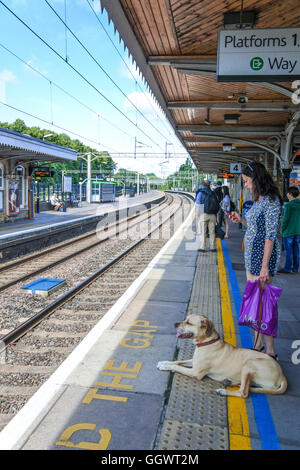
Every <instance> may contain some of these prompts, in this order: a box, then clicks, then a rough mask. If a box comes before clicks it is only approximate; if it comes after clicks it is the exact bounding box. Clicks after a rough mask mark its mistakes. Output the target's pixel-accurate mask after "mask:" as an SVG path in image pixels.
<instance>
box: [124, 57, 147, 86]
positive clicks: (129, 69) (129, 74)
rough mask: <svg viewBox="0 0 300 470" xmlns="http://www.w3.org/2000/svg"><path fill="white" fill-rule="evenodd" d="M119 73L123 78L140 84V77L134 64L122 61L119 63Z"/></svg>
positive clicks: (129, 61) (128, 60) (126, 60)
mask: <svg viewBox="0 0 300 470" xmlns="http://www.w3.org/2000/svg"><path fill="white" fill-rule="evenodd" d="M120 72H121V75H122V76H123V77H125V78H130V79H134V80H136V81H138V82H142V75H141V74H140V71H139V68H138V67H137V65H136V63H135V62H132V61H131V60H130V59H125V63H124V61H122V62H121V67H120Z"/></svg>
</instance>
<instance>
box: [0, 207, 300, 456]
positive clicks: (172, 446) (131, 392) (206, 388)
mask: <svg viewBox="0 0 300 470" xmlns="http://www.w3.org/2000/svg"><path fill="white" fill-rule="evenodd" d="M191 222H192V215H191V216H189V218H188V220H187V221H186V222H185V224H184V226H185V228H189V227H190V225H191ZM242 236H243V232H241V231H240V230H239V229H238V228H237V227H236V226H235V225H233V224H230V238H229V239H228V240H226V241H225V240H223V241H222V242H221V241H220V240H218V242H217V253H212V252H209V251H207V252H206V253H205V254H202V253H199V254H198V252H197V246H196V244H195V243H194V244H193V245H192V246H193V249H191V244H190V242H189V241H187V238H185V231H184V230H182V229H181V230H180V231H178V232H177V234H175V235H174V237H172V238H171V239H170V240H169V241H168V243H167V244H166V245H165V247H164V248H163V249H162V250H161V252H160V253H159V254H158V255H157V256H156V257H155V258H154V260H153V261H152V262H151V263H150V265H149V266H148V268H147V269H146V270H145V271H144V272H143V273H142V274H141V276H140V277H139V278H138V279H137V280H136V281H135V283H134V286H131V287H130V288H129V289H128V291H127V292H126V293H125V294H124V295H123V296H122V297H121V298H120V299H119V300H118V302H117V303H116V305H115V306H114V307H112V309H111V310H110V311H109V312H108V313H107V316H106V317H104V319H103V320H101V321H100V322H99V323H98V325H96V326H95V328H94V329H93V330H92V331H91V332H90V333H89V334H88V336H87V337H86V338H85V339H84V340H83V341H82V343H80V345H79V346H78V347H77V348H76V349H75V351H73V353H72V354H71V356H70V357H69V358H68V359H67V360H66V361H65V363H63V364H62V365H61V366H60V368H59V369H58V371H56V373H54V374H53V376H52V377H51V378H50V379H49V381H48V383H46V384H44V386H43V387H42V388H41V389H40V390H39V391H38V392H37V393H36V395H35V396H34V397H33V398H32V399H31V400H30V401H29V402H28V404H27V405H25V406H24V408H23V409H22V410H21V411H20V412H19V413H18V415H16V417H15V418H14V419H13V420H12V421H11V422H10V423H9V424H8V426H7V427H6V428H5V429H4V430H3V431H2V432H1V433H0V448H1V449H24V450H25V449H31V450H32V449H34V450H37V449H49V450H54V449H55V450H72V449H85V450H99V451H103V450H108V451H111V452H112V451H114V450H116V451H117V450H153V451H160V452H168V451H171V450H172V451H174V450H175V451H184V452H188V451H192V450H193V451H199V450H204V449H205V450H207V449H212V450H229V449H230V450H236V449H239V450H251V449H252V450H255V449H259V450H279V449H282V450H285V449H299V447H300V423H299V417H298V411H297V410H298V409H299V407H300V388H299V385H300V379H299V373H298V372H299V363H300V352H299V351H300V338H299V324H300V318H299V316H300V311H299V308H298V307H297V305H299V280H300V274H293V275H288V276H280V275H277V276H276V278H275V279H274V284H275V285H279V286H280V287H282V289H283V293H282V296H281V297H280V299H279V329H278V337H277V338H276V340H275V344H276V351H277V353H278V355H279V360H280V365H281V366H282V369H283V372H284V374H285V375H286V377H287V379H288V389H287V391H286V393H285V394H284V395H278V396H276V395H264V394H256V393H251V394H250V395H249V397H248V398H247V399H242V398H236V397H224V396H220V395H218V394H217V393H216V390H217V388H220V383H219V382H216V381H213V380H212V379H209V378H207V377H205V378H204V379H202V380H201V381H198V380H197V379H195V378H190V377H187V376H183V375H181V374H178V373H175V374H173V373H170V372H168V371H159V370H158V369H157V367H156V364H157V362H159V361H163V360H174V358H178V359H179V360H185V359H189V358H191V357H192V354H193V351H194V345H193V343H192V342H191V341H190V340H188V339H185V340H177V339H176V336H175V328H174V323H175V322H178V321H181V320H182V319H184V318H185V317H186V315H188V314H190V313H198V314H200V313H201V314H205V315H207V316H208V317H209V318H210V319H211V320H212V321H213V322H214V324H215V327H216V329H217V330H218V332H219V333H220V335H224V338H225V340H226V341H228V342H230V343H231V344H233V345H236V346H239V347H251V346H252V341H253V332H251V330H250V329H249V328H248V327H243V326H239V325H238V322H237V319H238V313H239V306H240V303H241V298H242V294H243V290H244V287H245V284H246V279H245V271H244V269H243V253H242V250H241V241H242ZM283 261H284V255H283V259H282V262H283ZM234 267H235V268H234Z"/></svg>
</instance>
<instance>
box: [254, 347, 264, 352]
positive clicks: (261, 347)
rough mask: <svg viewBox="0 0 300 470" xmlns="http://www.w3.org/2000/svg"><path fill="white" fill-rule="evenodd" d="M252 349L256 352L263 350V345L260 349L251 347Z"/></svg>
mask: <svg viewBox="0 0 300 470" xmlns="http://www.w3.org/2000/svg"><path fill="white" fill-rule="evenodd" d="M251 349H252V351H257V352H263V351H264V350H265V347H264V346H262V347H261V348H260V349H255V348H251Z"/></svg>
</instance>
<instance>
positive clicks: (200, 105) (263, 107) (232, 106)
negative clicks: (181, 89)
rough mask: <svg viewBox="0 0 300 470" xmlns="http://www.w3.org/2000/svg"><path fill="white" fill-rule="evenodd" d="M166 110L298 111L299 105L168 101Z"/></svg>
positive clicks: (286, 103)
mask: <svg viewBox="0 0 300 470" xmlns="http://www.w3.org/2000/svg"><path fill="white" fill-rule="evenodd" d="M167 107H168V109H210V110H212V109H218V110H225V111H226V110H235V111H286V112H296V111H299V109H300V105H294V104H293V103H291V102H283V101H278V102H270V103H268V102H264V103H262V102H258V103H253V102H251V103H245V104H240V103H236V102H232V103H228V102H211V101H205V102H200V101H190V102H186V101H181V102H180V101H170V102H169V103H167Z"/></svg>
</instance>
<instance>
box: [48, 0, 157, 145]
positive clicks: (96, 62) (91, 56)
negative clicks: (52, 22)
mask: <svg viewBox="0 0 300 470" xmlns="http://www.w3.org/2000/svg"><path fill="white" fill-rule="evenodd" d="M44 2H45V3H46V4H47V5H48V6H49V8H50V9H51V10H52V11H53V13H54V14H55V15H56V16H57V18H58V19H59V20H60V21H61V22H62V23H63V25H64V26H65V28H67V30H68V31H69V32H70V33H71V35H72V36H73V38H74V39H75V40H76V41H77V42H78V43H79V44H80V46H81V47H82V48H83V49H84V51H85V52H86V53H87V54H88V56H89V57H90V58H91V59H92V60H93V61H94V62H95V64H96V65H97V66H98V67H99V68H100V70H101V71H102V72H103V73H104V74H105V75H106V77H107V78H108V79H109V80H110V81H111V82H112V83H113V85H114V86H115V87H116V88H117V89H118V90H119V92H120V93H121V94H122V95H123V96H124V98H126V100H127V101H129V103H130V104H131V105H132V106H133V107H134V108H135V110H136V111H137V112H138V113H139V114H140V115H141V116H142V117H143V118H144V119H145V120H146V121H147V122H148V124H150V126H152V127H153V129H155V130H156V132H158V133H159V134H160V135H161V136H162V137H163V138H164V139H166V137H165V136H164V135H163V134H162V133H161V132H160V130H159V129H157V127H156V126H154V125H153V123H152V122H151V121H150V120H149V119H148V118H147V117H146V116H145V115H144V113H143V112H142V111H140V110H139V109H138V107H137V106H136V105H135V104H134V103H133V102H132V101H131V100H130V99H129V98H128V96H127V95H126V93H124V91H123V90H122V89H121V88H120V87H119V85H118V84H117V83H116V82H115V81H114V80H113V79H112V77H111V76H110V75H109V73H108V72H106V70H105V69H104V67H102V65H101V64H100V63H99V61H98V60H97V59H96V58H95V57H94V56H93V54H92V53H91V52H90V51H89V50H88V48H87V47H86V46H85V45H84V44H83V42H82V41H81V40H80V39H79V38H78V36H76V34H75V33H74V32H73V31H72V29H71V28H70V27H69V26H68V25H67V24H66V23H65V21H64V20H63V18H62V17H61V16H60V15H59V14H58V13H57V11H56V10H55V8H53V7H52V5H50V3H49V2H48V0H44ZM156 145H157V144H156Z"/></svg>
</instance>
